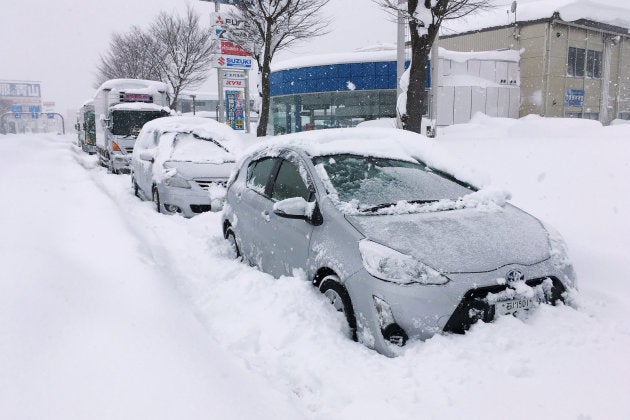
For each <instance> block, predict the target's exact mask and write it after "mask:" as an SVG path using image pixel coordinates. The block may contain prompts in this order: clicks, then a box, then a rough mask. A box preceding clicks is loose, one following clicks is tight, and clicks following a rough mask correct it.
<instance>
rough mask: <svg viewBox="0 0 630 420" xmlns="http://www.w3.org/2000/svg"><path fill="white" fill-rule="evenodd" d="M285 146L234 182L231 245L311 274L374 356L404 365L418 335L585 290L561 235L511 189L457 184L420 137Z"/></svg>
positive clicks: (305, 137) (391, 134)
mask: <svg viewBox="0 0 630 420" xmlns="http://www.w3.org/2000/svg"><path fill="white" fill-rule="evenodd" d="M283 137H284V138H283V139H278V140H277V141H275V142H272V143H268V144H266V145H265V146H261V147H258V148H256V149H254V150H253V151H250V152H248V153H246V155H245V157H244V159H243V161H242V163H241V165H240V169H239V171H238V173H237V174H236V175H235V176H234V177H233V178H232V179H231V180H230V182H229V183H228V191H227V198H226V205H225V208H224V216H223V232H224V235H225V237H226V239H227V240H229V241H230V243H231V244H232V245H233V249H234V250H235V253H236V254H237V255H239V256H242V258H243V259H244V260H246V261H247V262H249V263H251V264H253V265H256V266H258V267H259V268H260V269H261V270H263V271H265V272H268V273H270V274H272V275H274V276H281V275H298V276H299V275H305V276H306V278H307V279H309V280H310V281H312V282H313V284H315V285H316V286H317V287H318V288H319V289H320V290H321V292H322V293H324V294H325V295H326V296H327V297H328V298H329V299H330V301H331V302H332V304H333V305H334V306H335V307H336V308H337V309H338V310H340V311H343V312H344V313H345V317H346V319H347V321H348V324H349V326H350V331H351V334H352V335H353V336H354V338H355V339H358V340H359V341H361V342H362V343H364V344H365V345H367V346H368V347H371V348H374V349H376V350H377V351H379V352H381V353H383V354H386V355H394V354H396V352H397V351H398V350H399V348H398V347H399V346H404V345H405V343H406V342H407V340H408V339H421V340H422V339H427V338H429V337H431V336H433V335H434V334H436V333H439V332H455V333H462V332H464V331H465V330H466V329H467V328H468V327H469V326H470V325H471V324H473V323H474V322H476V321H478V320H483V321H486V322H487V321H491V320H493V319H495V317H498V316H502V315H508V314H517V315H518V314H523V313H525V312H526V311H528V310H530V309H532V308H535V307H536V306H538V305H539V304H541V303H543V302H544V303H551V304H555V303H556V302H558V301H562V300H564V299H566V298H567V296H569V292H570V291H571V290H572V289H573V288H575V275H574V272H573V268H572V266H571V264H570V262H569V260H568V258H567V254H566V250H565V247H564V244H563V241H562V239H561V238H560V236H559V235H558V234H557V233H555V232H554V231H552V230H549V229H546V228H545V227H544V226H543V224H542V223H541V222H540V221H539V220H537V219H536V218H534V217H533V216H531V215H529V214H527V213H525V212H524V211H522V210H520V209H518V208H516V207H514V206H513V205H511V204H509V203H507V202H506V201H505V200H506V196H505V194H504V193H502V192H500V191H496V190H493V189H483V188H482V189H476V188H474V187H472V186H471V185H470V184H469V183H466V182H464V181H462V180H460V179H461V178H456V177H455V176H453V175H451V174H453V173H455V174H456V173H457V172H458V169H457V168H456V167H453V168H452V169H453V171H451V172H450V173H449V172H447V171H446V170H447V169H449V164H448V162H446V163H444V164H442V163H440V162H442V161H441V160H440V156H439V154H436V153H435V150H434V149H435V147H434V146H435V145H434V144H430V142H429V141H427V140H426V139H425V138H424V137H421V136H418V135H413V134H409V133H405V132H402V131H401V130H389V129H360V128H352V129H338V130H326V131H319V132H317V131H315V132H309V133H300V134H296V135H289V136H283ZM430 162H431V163H430ZM459 172H462V171H459ZM464 175H465V174H464Z"/></svg>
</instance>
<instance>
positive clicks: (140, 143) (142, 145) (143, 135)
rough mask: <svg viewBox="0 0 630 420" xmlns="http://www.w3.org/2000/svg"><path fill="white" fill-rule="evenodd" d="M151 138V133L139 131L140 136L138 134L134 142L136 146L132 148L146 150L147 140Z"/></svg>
mask: <svg viewBox="0 0 630 420" xmlns="http://www.w3.org/2000/svg"><path fill="white" fill-rule="evenodd" d="M151 136H153V132H152V131H145V130H143V131H140V134H138V139H137V140H136V145H135V146H134V147H137V148H138V149H147V148H148V147H149V144H148V141H147V140H148V139H149V138H150V137H151Z"/></svg>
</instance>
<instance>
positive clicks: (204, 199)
mask: <svg viewBox="0 0 630 420" xmlns="http://www.w3.org/2000/svg"><path fill="white" fill-rule="evenodd" d="M190 183H191V184H193V185H192V186H191V188H177V187H169V186H168V185H164V184H162V185H160V186H159V187H158V192H159V193H160V201H161V203H162V204H163V208H164V210H165V211H166V212H167V213H171V214H175V213H180V214H181V215H182V216H184V217H186V218H190V217H193V216H195V215H196V214H199V213H203V212H207V211H211V210H217V211H218V210H221V208H222V203H221V204H218V203H217V202H216V201H215V202H214V203H213V202H212V200H211V198H210V195H209V194H208V191H206V190H204V189H203V188H200V187H199V186H197V185H194V184H195V183H194V181H191V182H190ZM169 205H170V206H177V208H178V209H179V211H169V210H168V209H167V208H166V207H167V206H169Z"/></svg>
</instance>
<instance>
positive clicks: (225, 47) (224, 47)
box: [220, 40, 251, 57]
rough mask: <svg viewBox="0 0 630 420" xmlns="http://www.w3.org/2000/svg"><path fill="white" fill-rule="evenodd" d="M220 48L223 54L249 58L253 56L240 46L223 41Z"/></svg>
mask: <svg viewBox="0 0 630 420" xmlns="http://www.w3.org/2000/svg"><path fill="white" fill-rule="evenodd" d="M220 47H221V48H220V52H221V54H227V55H240V56H245V57H249V56H250V55H251V53H250V52H249V51H245V50H244V49H243V48H241V46H240V45H238V44H235V43H233V42H230V41H224V40H221V41H220Z"/></svg>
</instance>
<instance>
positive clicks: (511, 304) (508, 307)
mask: <svg viewBox="0 0 630 420" xmlns="http://www.w3.org/2000/svg"><path fill="white" fill-rule="evenodd" d="M533 307H534V299H531V298H524V299H514V300H505V301H503V302H497V303H496V304H495V306H494V311H495V313H496V314H497V315H512V314H514V313H516V312H519V311H526V310H528V309H531V308H533Z"/></svg>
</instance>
